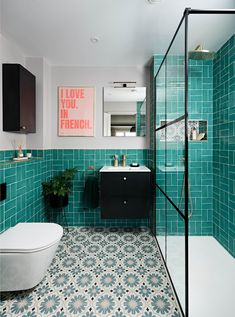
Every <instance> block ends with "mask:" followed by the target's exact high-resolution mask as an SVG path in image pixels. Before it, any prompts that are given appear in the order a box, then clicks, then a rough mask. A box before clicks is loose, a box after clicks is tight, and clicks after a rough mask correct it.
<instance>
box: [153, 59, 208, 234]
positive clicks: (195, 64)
mask: <svg viewBox="0 0 235 317" xmlns="http://www.w3.org/2000/svg"><path fill="white" fill-rule="evenodd" d="M155 58H156V61H155V62H154V67H155V72H156V70H157V69H158V67H159V65H160V62H161V58H162V57H161V56H160V57H159V56H155ZM183 69H184V59H183V57H182V56H170V57H169V58H168V59H167V65H166V69H163V71H161V72H160V73H159V76H158V79H157V82H156V85H157V88H156V89H157V93H156V98H157V109H156V124H157V126H160V125H161V121H164V120H165V111H166V109H167V120H172V119H175V118H177V117H180V116H181V115H183V113H184V85H183V82H184V71H183ZM166 75H167V77H166ZM158 90H161V91H159V92H158ZM163 90H164V91H163ZM212 92H213V73H212V62H211V61H191V60H190V61H189V120H192V121H198V120H206V121H207V128H208V130H207V140H204V141H200V142H198V141H189V175H190V177H189V181H190V195H191V197H192V206H191V205H190V211H191V210H192V211H193V216H192V217H191V218H190V222H189V226H190V227H189V232H190V234H192V235H211V234H212V233H213V223H212V215H213V206H212V188H213V176H212V157H213V146H212V144H213V142H212V140H213V129H212V128H213V121H212V120H213V93H212ZM165 107H166V108H165ZM190 129H191V127H190V126H189V130H190ZM181 130H182V132H181ZM165 133H166V134H167V135H166V138H167V141H166V143H165V141H164V138H165ZM161 134H162V131H161V132H159V133H157V134H156V139H157V142H156V146H157V153H156V161H157V163H156V164H157V173H156V177H157V184H158V185H160V186H161V188H162V189H163V190H164V191H165V192H166V193H167V195H168V196H169V197H170V199H171V200H172V201H173V202H174V203H175V204H176V205H177V206H179V203H180V196H181V190H182V185H183V178H184V165H183V158H184V135H183V134H184V124H183V121H181V122H178V123H175V124H173V125H171V126H170V127H169V128H167V129H166V131H165V132H164V135H163V139H162V136H161ZM166 162H167V163H170V164H173V165H174V166H176V167H179V170H178V172H167V173H165V171H163V170H161V169H160V168H161V166H164V165H165V163H166ZM156 199H157V204H156V205H157V209H156V219H157V221H156V223H157V232H158V234H165V231H166V223H165V219H166V216H165V210H164V208H162V207H163V206H164V205H165V199H164V197H163V195H162V194H161V193H160V191H159V190H157V197H156ZM183 205H184V201H183V200H182V206H183ZM181 209H183V207H181ZM177 219H178V218H177V215H176V211H175V210H174V209H172V208H169V205H168V210H167V234H168V235H174V234H176V233H178V234H179V233H180V232H181V231H180V230H179V226H180V224H181V221H180V220H179V219H178V220H177ZM182 233H183V231H182Z"/></svg>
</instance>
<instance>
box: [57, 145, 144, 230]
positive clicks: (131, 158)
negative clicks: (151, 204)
mask: <svg viewBox="0 0 235 317" xmlns="http://www.w3.org/2000/svg"><path fill="white" fill-rule="evenodd" d="M52 152H53V174H54V175H55V174H56V173H58V171H61V170H63V169H64V168H67V167H74V166H77V167H78V169H79V172H78V173H77V175H76V178H75V182H74V187H73V191H72V193H71V196H70V203H69V206H68V207H67V208H66V215H67V219H68V223H69V225H74V226H80V225H83V226H84V225H85V226H90V225H91V226H146V225H147V220H146V219H131V220H128V219H110V220H108V219H101V218H100V210H99V208H97V209H84V208H83V189H84V186H85V180H86V177H87V176H89V175H97V176H99V173H98V170H99V169H100V168H101V167H103V166H104V165H113V155H114V154H117V155H118V156H119V158H121V155H123V154H126V155H127V164H130V163H131V162H138V163H139V164H142V165H147V150H125V149H123V150H119V149H118V150H117V149H113V150H53V151H52ZM90 167H94V168H95V170H96V171H95V172H94V171H92V170H90ZM111 186H112V184H111Z"/></svg>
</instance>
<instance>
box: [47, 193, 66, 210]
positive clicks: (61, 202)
mask: <svg viewBox="0 0 235 317" xmlns="http://www.w3.org/2000/svg"><path fill="white" fill-rule="evenodd" d="M49 203H50V206H51V207H52V208H63V207H66V206H68V203H69V195H68V194H66V195H65V196H58V195H50V196H49Z"/></svg>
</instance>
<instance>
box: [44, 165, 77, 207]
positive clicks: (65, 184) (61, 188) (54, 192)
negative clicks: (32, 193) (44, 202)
mask: <svg viewBox="0 0 235 317" xmlns="http://www.w3.org/2000/svg"><path fill="white" fill-rule="evenodd" d="M77 171H78V170H77V168H75V167H74V168H69V169H66V170H65V171H63V172H62V173H60V175H57V176H54V177H53V178H52V179H51V180H49V181H48V182H44V183H42V188H43V194H44V196H45V197H46V199H48V201H49V204H50V206H51V207H52V208H63V207H66V206H67V205H68V202H69V193H70V191H71V188H72V180H73V178H74V176H75V174H76V172H77Z"/></svg>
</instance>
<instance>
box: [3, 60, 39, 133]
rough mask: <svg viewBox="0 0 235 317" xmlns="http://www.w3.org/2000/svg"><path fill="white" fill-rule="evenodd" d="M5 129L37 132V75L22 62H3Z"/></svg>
mask: <svg viewBox="0 0 235 317" xmlns="http://www.w3.org/2000/svg"><path fill="white" fill-rule="evenodd" d="M2 80H3V131H7V132H19V133H35V132H36V125H35V76H34V75H33V74H31V73H30V72H29V71H28V70H27V69H25V68H24V67H23V66H21V65H20V64H3V65H2Z"/></svg>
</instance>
